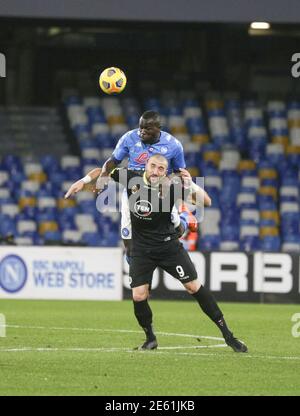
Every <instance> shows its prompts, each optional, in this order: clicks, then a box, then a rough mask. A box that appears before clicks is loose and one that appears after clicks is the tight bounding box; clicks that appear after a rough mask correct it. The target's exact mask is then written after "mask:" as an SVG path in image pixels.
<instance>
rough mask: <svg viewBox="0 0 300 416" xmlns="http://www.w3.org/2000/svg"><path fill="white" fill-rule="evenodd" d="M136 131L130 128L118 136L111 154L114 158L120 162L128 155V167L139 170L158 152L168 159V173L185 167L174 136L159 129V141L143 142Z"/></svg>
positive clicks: (181, 148) (181, 149)
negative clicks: (118, 138) (152, 142)
mask: <svg viewBox="0 0 300 416" xmlns="http://www.w3.org/2000/svg"><path fill="white" fill-rule="evenodd" d="M138 132H139V129H135V130H131V131H128V132H127V133H125V134H124V135H123V136H122V137H121V138H120V140H119V141H118V143H117V146H116V148H115V150H114V151H113V154H112V156H113V158H114V159H116V160H117V161H119V162H121V161H122V160H123V159H124V158H125V157H128V169H132V170H141V169H145V164H146V162H147V160H148V159H149V157H150V156H152V155H155V154H157V153H159V154H161V155H163V156H165V158H166V159H168V162H169V169H168V173H171V172H177V171H179V168H185V160H184V154H183V147H182V144H181V143H180V142H179V140H177V139H176V138H175V137H174V136H172V135H171V134H169V133H167V132H165V131H161V132H160V137H159V141H157V142H156V143H154V144H145V143H143V142H142V140H141V138H140V136H139V134H138Z"/></svg>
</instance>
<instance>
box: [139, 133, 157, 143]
mask: <svg viewBox="0 0 300 416" xmlns="http://www.w3.org/2000/svg"><path fill="white" fill-rule="evenodd" d="M160 135H161V133H159V135H158V136H157V137H155V138H154V139H152V140H151V141H147V142H143V143H144V144H149V145H151V144H155V143H158V142H159V140H160Z"/></svg>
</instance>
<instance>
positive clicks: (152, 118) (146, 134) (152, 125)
mask: <svg viewBox="0 0 300 416" xmlns="http://www.w3.org/2000/svg"><path fill="white" fill-rule="evenodd" d="M139 129H140V131H139V135H140V138H141V140H142V141H143V142H144V143H152V142H154V141H155V140H157V139H158V138H159V135H160V129H161V119H160V115H159V113H158V112H157V111H145V112H144V113H143V114H142V116H141V118H140V121H139Z"/></svg>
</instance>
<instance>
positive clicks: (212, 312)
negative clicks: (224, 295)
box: [193, 286, 232, 338]
mask: <svg viewBox="0 0 300 416" xmlns="http://www.w3.org/2000/svg"><path fill="white" fill-rule="evenodd" d="M193 296H194V298H195V299H196V301H197V302H198V303H199V305H200V307H201V309H202V310H203V312H204V313H205V314H206V315H207V316H208V317H209V318H210V319H211V320H212V321H213V322H214V323H215V324H216V325H217V327H218V328H219V330H220V331H221V332H222V334H223V337H224V338H228V337H229V336H231V335H232V333H231V332H230V330H229V329H228V327H227V325H226V322H225V319H224V317H223V314H222V311H221V309H220V308H219V306H218V305H217V302H216V300H215V298H214V296H213V295H212V294H211V293H210V291H209V290H207V289H206V288H205V287H204V286H201V287H200V289H199V290H198V292H196V293H194V294H193Z"/></svg>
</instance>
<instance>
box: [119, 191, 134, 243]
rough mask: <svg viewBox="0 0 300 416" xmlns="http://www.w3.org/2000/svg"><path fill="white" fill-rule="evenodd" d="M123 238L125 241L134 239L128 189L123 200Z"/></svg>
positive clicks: (123, 193) (123, 194) (124, 192)
mask: <svg viewBox="0 0 300 416" xmlns="http://www.w3.org/2000/svg"><path fill="white" fill-rule="evenodd" d="M121 236H122V238H123V239H124V240H126V239H131V238H132V231H131V218H130V208H129V201H128V195H127V191H126V189H124V190H123V192H122V198H121Z"/></svg>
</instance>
